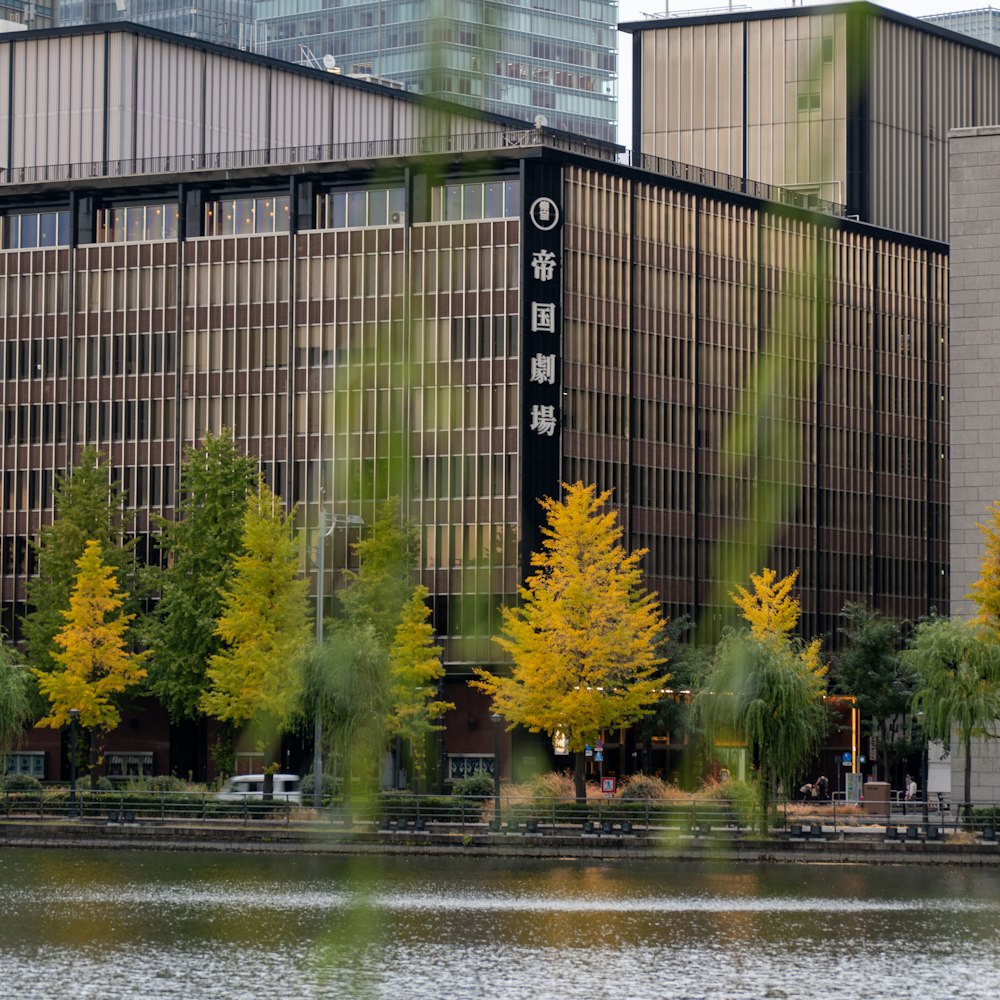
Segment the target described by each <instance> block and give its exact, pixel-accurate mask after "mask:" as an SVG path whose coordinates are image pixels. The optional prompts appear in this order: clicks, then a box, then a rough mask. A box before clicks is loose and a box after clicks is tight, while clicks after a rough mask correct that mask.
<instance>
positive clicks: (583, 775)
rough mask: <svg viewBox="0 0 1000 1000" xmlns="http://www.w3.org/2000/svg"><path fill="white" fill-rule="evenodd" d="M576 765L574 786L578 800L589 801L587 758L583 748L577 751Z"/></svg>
mask: <svg viewBox="0 0 1000 1000" xmlns="http://www.w3.org/2000/svg"><path fill="white" fill-rule="evenodd" d="M575 763H576V767H575V768H574V769H573V787H574V790H575V791H576V801H577V802H586V801H587V758H586V756H585V755H584V752H583V751H582V750H577V752H576V762H575Z"/></svg>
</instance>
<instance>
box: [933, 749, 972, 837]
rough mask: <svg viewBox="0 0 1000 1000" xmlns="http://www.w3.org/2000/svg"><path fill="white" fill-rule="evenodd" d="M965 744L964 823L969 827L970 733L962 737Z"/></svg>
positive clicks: (970, 788) (970, 792) (970, 813)
mask: <svg viewBox="0 0 1000 1000" xmlns="http://www.w3.org/2000/svg"><path fill="white" fill-rule="evenodd" d="M962 742H963V743H964V744H965V792H964V801H965V825H966V826H967V827H969V828H971V827H972V734H971V733H969V734H968V735H967V736H965V737H964V739H963V741H962ZM924 794H925V795H926V794H927V789H926V788H925V789H924Z"/></svg>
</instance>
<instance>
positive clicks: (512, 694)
mask: <svg viewBox="0 0 1000 1000" xmlns="http://www.w3.org/2000/svg"><path fill="white" fill-rule="evenodd" d="M563 490H564V493H563V499H562V500H561V501H560V500H557V499H552V498H551V497H545V498H544V499H543V500H542V501H540V502H541V505H542V507H543V509H544V510H545V514H546V517H547V525H546V526H545V527H543V529H542V534H543V536H544V540H543V542H542V551H541V552H534V553H532V556H531V565H532V567H533V568H534V572H533V573H532V574H531V576H529V577H528V579H527V580H526V581H525V584H524V586H523V587H521V589H520V596H521V603H520V604H518V605H517V606H516V607H505V608H504V609H503V612H502V614H503V625H502V634H501V635H500V636H498V637H497V640H496V641H497V642H498V643H499V644H500V645H501V646H502V647H503V648H504V649H505V650H506V651H507V652H508V653H509V654H510V657H511V659H512V661H513V665H512V668H511V672H510V675H509V676H498V675H495V674H492V673H489V672H488V671H486V670H482V669H480V670H477V671H476V673H477V674H478V675H479V680H478V681H473V682H472V684H473V686H474V687H478V688H479V689H480V690H482V691H485V692H486V693H487V694H488V695H490V696H491V698H492V704H493V711H494V712H497V713H499V714H500V715H501V716H503V718H504V719H506V720H507V722H508V723H509V724H511V725H521V726H525V727H526V728H527V729H528V730H530V731H531V732H535V733H537V732H544V733H547V734H548V735H549V736H553V735H554V734H555V733H557V732H559V733H562V734H563V735H564V736H565V738H566V740H567V741H568V744H569V750H570V752H573V753H576V794H577V797H578V798H580V799H583V798H585V797H586V786H585V771H584V766H585V760H584V755H583V751H584V748H585V746H586V744H588V743H590V744H594V743H596V741H597V739H598V738H599V737H600V735H601V733H602V732H603V731H604V730H608V729H618V728H620V727H623V726H628V725H631V724H632V723H634V722H636V721H638V720H639V719H641V718H642V717H643V716H645V715H648V714H649V713H650V711H651V710H652V707H653V706H654V705H655V704H656V703H657V701H659V699H660V697H661V694H660V692H661V689H662V686H663V682H664V681H665V680H666V676H665V675H664V674H663V671H662V666H663V663H664V662H665V661H664V660H663V659H662V658H661V657H660V656H658V655H657V647H658V643H659V641H660V640H661V639H662V637H663V634H664V629H665V627H666V623H665V622H664V619H663V617H662V615H661V613H660V603H659V599H658V598H657V596H656V595H655V594H651V593H648V592H647V591H646V590H645V589H644V588H643V585H642V568H641V562H642V557H643V555H645V552H646V550H645V549H638V550H635V551H633V552H631V553H629V552H626V551H625V549H624V548H623V547H622V545H621V538H622V529H621V526H620V525H619V524H618V522H617V514H616V513H615V512H614V511H613V510H609V509H607V503H608V501H609V499H610V497H611V493H610V491H608V492H605V493H598V492H597V487H596V486H593V485H590V486H585V485H584V484H583V483H581V482H577V483H574V484H572V485H568V484H564V485H563Z"/></svg>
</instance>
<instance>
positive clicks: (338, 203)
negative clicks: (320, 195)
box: [330, 193, 347, 229]
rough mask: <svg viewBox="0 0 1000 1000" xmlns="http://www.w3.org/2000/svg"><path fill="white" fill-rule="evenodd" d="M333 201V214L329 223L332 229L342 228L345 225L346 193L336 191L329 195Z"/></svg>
mask: <svg viewBox="0 0 1000 1000" xmlns="http://www.w3.org/2000/svg"><path fill="white" fill-rule="evenodd" d="M330 201H331V202H332V203H333V214H332V218H331V221H330V225H331V226H333V228H334V229H343V228H344V226H346V225H347V195H346V194H342V193H338V194H334V195H331V196H330Z"/></svg>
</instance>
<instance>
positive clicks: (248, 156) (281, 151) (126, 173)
mask: <svg viewBox="0 0 1000 1000" xmlns="http://www.w3.org/2000/svg"><path fill="white" fill-rule="evenodd" d="M543 146H544V147H549V148H552V149H559V150H563V151H565V152H569V153H576V154H578V155H581V156H589V157H593V158H595V159H599V160H603V161H605V162H616V163H621V164H625V165H631V166H634V167H638V168H640V169H642V170H647V171H650V172H651V173H655V174H660V175H662V176H665V177H672V178H675V179H677V180H683V181H689V182H691V183H693V184H703V185H707V186H708V187H713V188H718V189H720V190H723V191H729V192H732V193H734V194H746V195H750V196H751V197H754V198H760V199H762V200H764V201H768V202H774V203H776V204H781V205H788V206H790V207H793V208H800V209H807V210H809V211H814V212H820V213H823V214H825V215H835V216H842V215H843V214H844V210H845V209H844V206H843V205H841V204H838V203H836V202H832V201H827V200H824V199H822V198H819V197H817V196H815V195H813V194H811V193H808V192H804V191H794V190H791V189H789V188H782V187H777V186H775V185H773V184H764V183H761V182H760V181H754V180H748V179H747V178H745V177H736V176H734V175H732V174H726V173H722V172H721V171H719V170H710V169H708V168H707V167H699V166H695V165H693V164H690V163H682V162H680V161H679V160H671V159H667V158H665V157H660V156H650V155H649V154H646V153H639V152H636V153H633V152H631V151H628V150H625V151H622V150H620V149H619V148H618V147H614V146H609V145H606V144H603V143H600V142H593V141H590V140H588V139H585V138H583V137H579V138H575V137H572V136H568V135H562V134H557V133H553V132H550V131H548V130H546V129H537V128H525V129H501V130H496V131H490V132H467V133H460V134H456V135H439V136H422V137H408V138H397V139H373V140H370V141H368V140H362V141H354V142H338V143H318V144H315V145H309V146H285V147H281V148H278V149H243V150H231V151H229V152H217V153H181V154H176V155H171V156H153V157H144V158H138V159H122V160H108V161H103V160H99V161H93V162H90V163H63V164H55V165H49V164H40V165H37V166H30V167H7V168H2V169H0V182H2V183H6V184H41V183H52V182H66V181H73V180H97V179H99V178H105V177H134V176H141V175H150V174H170V173H190V172H194V171H203V170H204V171H215V170H240V169H247V168H258V169H259V168H261V167H272V166H273V167H286V166H294V165H299V164H302V165H309V164H325V163H336V162H340V161H357V160H383V159H400V158H410V157H416V156H435V155H436V156H447V155H454V154H468V153H498V152H502V151H504V150H510V149H523V148H528V147H543Z"/></svg>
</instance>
